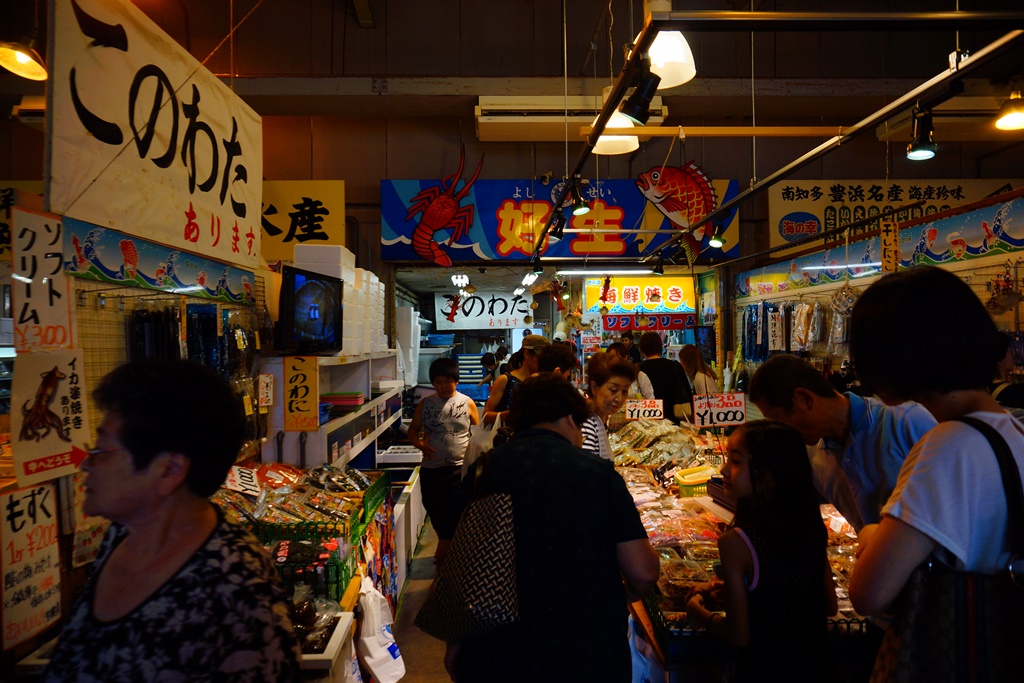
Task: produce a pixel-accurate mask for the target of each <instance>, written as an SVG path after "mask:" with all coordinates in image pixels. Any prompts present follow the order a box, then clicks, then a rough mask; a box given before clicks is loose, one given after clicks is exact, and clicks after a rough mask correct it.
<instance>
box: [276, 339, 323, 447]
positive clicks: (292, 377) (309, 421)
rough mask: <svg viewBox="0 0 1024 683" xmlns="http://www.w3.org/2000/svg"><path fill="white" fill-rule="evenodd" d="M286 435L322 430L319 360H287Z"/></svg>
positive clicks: (297, 357) (285, 381)
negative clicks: (288, 433) (287, 433)
mask: <svg viewBox="0 0 1024 683" xmlns="http://www.w3.org/2000/svg"><path fill="white" fill-rule="evenodd" d="M282 389H283V391H284V398H283V400H284V431H286V432H315V431H316V430H317V429H319V428H320V367H319V365H318V363H317V358H316V356H286V357H285V359H284V387H282Z"/></svg>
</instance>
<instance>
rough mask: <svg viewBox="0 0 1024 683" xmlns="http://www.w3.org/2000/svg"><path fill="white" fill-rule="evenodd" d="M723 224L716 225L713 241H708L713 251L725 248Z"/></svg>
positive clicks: (712, 236)
mask: <svg viewBox="0 0 1024 683" xmlns="http://www.w3.org/2000/svg"><path fill="white" fill-rule="evenodd" d="M723 232H724V231H723V230H722V224H721V223H715V232H714V233H713V234H712V235H711V239H709V240H708V246H709V247H711V248H712V249H721V248H722V247H724V246H725V236H724V235H723V234H722V233H723Z"/></svg>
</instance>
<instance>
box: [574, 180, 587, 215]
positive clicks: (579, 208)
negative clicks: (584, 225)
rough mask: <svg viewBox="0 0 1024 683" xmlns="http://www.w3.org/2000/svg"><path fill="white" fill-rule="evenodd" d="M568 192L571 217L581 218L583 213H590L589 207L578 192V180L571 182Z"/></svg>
mask: <svg viewBox="0 0 1024 683" xmlns="http://www.w3.org/2000/svg"><path fill="white" fill-rule="evenodd" d="M570 192H571V194H572V215H573V216H582V215H583V214H585V213H590V205H589V204H587V202H586V200H585V199H583V193H582V192H580V181H579V178H577V179H576V180H574V181H573V184H572V189H571V190H570Z"/></svg>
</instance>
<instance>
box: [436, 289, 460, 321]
mask: <svg viewBox="0 0 1024 683" xmlns="http://www.w3.org/2000/svg"><path fill="white" fill-rule="evenodd" d="M444 298H445V299H448V301H449V302H450V303H451V305H452V307H451V310H448V311H445V310H443V309H442V310H441V312H442V313H445V314H446V315H445V318H447V319H448V322H450V323H453V322H455V316H456V315H458V314H459V301H461V300H462V296H461V295H459V294H456V295H454V296H452V295H451V294H445V295H444Z"/></svg>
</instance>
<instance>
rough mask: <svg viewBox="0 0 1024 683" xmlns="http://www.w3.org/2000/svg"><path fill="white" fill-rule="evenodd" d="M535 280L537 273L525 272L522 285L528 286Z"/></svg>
mask: <svg viewBox="0 0 1024 683" xmlns="http://www.w3.org/2000/svg"><path fill="white" fill-rule="evenodd" d="M536 281H537V273H527V274H526V275H524V276H523V287H529V286H530V285H532V284H533V283H534V282H536Z"/></svg>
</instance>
